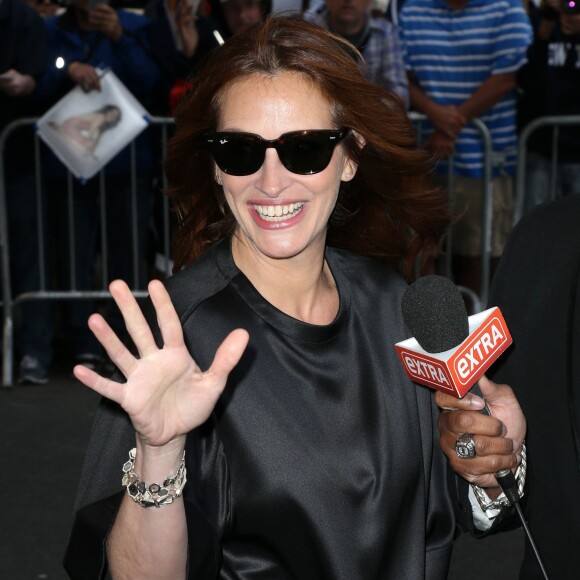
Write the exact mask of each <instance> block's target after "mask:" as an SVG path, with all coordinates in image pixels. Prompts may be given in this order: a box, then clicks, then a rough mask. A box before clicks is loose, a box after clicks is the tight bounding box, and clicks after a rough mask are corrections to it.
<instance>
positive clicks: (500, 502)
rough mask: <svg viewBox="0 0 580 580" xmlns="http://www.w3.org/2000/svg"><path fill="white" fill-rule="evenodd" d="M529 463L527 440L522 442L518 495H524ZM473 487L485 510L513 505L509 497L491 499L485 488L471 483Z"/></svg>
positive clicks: (517, 475)
mask: <svg viewBox="0 0 580 580" xmlns="http://www.w3.org/2000/svg"><path fill="white" fill-rule="evenodd" d="M527 467H528V464H527V461H526V442H525V441H523V442H522V460H521V462H520V464H519V466H518V469H517V471H516V475H515V477H516V481H517V483H518V496H519V497H523V496H524V486H525V484H526V470H527ZM471 489H473V493H474V495H475V497H476V499H477V502H478V503H479V506H480V507H481V509H482V510H483V511H484V512H487V511H488V510H501V509H503V508H504V507H506V506H509V505H511V502H510V500H509V499H508V498H507V497H505V496H504V497H500V498H498V499H496V500H492V501H490V500H489V498H488V497H487V495H486V494H485V493H484V491H483V489H482V488H481V487H479V486H477V485H473V484H472V485H471Z"/></svg>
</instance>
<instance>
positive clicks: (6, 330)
mask: <svg viewBox="0 0 580 580" xmlns="http://www.w3.org/2000/svg"><path fill="white" fill-rule="evenodd" d="M36 121H37V119H35V118H27V119H20V120H18V121H14V122H12V123H10V124H9V125H8V126H7V127H6V128H5V129H4V130H3V131H2V133H1V134H0V252H1V253H0V261H1V264H0V265H1V270H0V275H1V279H0V282H1V284H2V386H4V387H9V386H12V384H13V378H14V313H15V309H16V308H18V306H19V305H21V304H22V303H24V302H25V301H29V300H48V301H62V300H95V299H99V300H100V299H110V298H111V295H110V293H109V291H108V289H107V285H108V282H107V281H108V272H107V256H108V255H109V254H108V252H109V248H108V245H107V234H106V229H107V217H106V214H105V204H106V194H107V192H106V187H105V175H104V172H103V171H101V172H100V173H99V174H98V177H97V178H98V179H99V196H100V220H99V221H100V223H99V227H100V234H101V235H100V244H101V245H100V254H101V257H102V260H101V269H100V278H101V281H102V282H101V288H100V289H97V290H90V291H87V290H82V291H81V290H78V289H77V288H76V272H75V238H76V235H75V224H74V220H73V219H72V218H73V215H74V213H73V179H74V178H73V176H72V174H71V173H70V172H69V173H68V179H67V211H68V216H69V220H68V223H69V228H68V240H69V269H70V288H69V289H67V290H51V289H49V287H48V286H49V285H48V284H47V272H46V260H45V256H46V252H47V251H48V249H47V248H46V247H45V244H44V239H45V233H44V218H43V211H42V208H43V205H44V204H46V202H47V200H46V199H45V194H46V191H45V189H44V187H43V182H42V167H41V153H40V139H39V137H38V135H36V134H35V135H34V138H33V139H34V143H33V147H32V148H31V155H32V156H33V159H34V178H35V190H36V191H35V194H36V212H37V215H36V225H37V232H36V233H37V239H38V255H39V268H40V270H39V277H40V284H39V286H40V287H39V288H38V290H35V291H31V292H26V293H23V294H19V295H17V296H13V295H12V287H11V273H10V230H9V226H10V224H9V221H8V215H7V200H6V171H5V165H4V163H5V150H6V143H7V140H8V138H9V136H11V134H12V133H13V132H15V131H17V130H19V129H21V128H23V127H26V126H30V125H35V124H36ZM173 123H174V121H173V119H172V118H164V117H154V118H152V119H151V122H150V126H149V127H148V128H147V129H146V130H147V131H152V130H154V127H159V129H160V139H161V144H160V151H161V158H162V159H163V158H165V155H166V147H167V141H168V132H169V128H170V127H171V126H173ZM129 147H130V148H131V155H130V158H131V161H130V183H131V216H130V223H131V227H132V240H133V243H132V246H133V247H132V260H133V280H134V281H135V283H137V281H138V280H139V278H140V271H139V268H140V260H139V248H138V239H137V188H136V180H137V167H136V147H135V142H133V143H131V144H130V145H129ZM159 173H160V174H161V172H159ZM156 193H157V192H155V191H154V192H153V195H155V194H156ZM162 222H163V225H162V228H161V230H162V236H161V237H162V241H161V245H162V259H161V262H162V266H161V268H162V273H163V274H164V275H166V276H169V275H170V274H171V260H170V258H169V255H170V212H169V202H168V199H167V198H166V197H165V196H163V202H162ZM158 269H159V268H158ZM133 293H134V295H135V296H136V297H138V298H142V297H145V296H146V295H147V292H146V291H145V290H142V289H137V288H133Z"/></svg>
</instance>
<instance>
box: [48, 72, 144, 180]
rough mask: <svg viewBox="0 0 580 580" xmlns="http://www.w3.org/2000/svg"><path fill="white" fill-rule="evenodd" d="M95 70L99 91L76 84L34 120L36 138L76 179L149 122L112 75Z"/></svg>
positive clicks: (97, 167)
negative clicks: (99, 74) (38, 138)
mask: <svg viewBox="0 0 580 580" xmlns="http://www.w3.org/2000/svg"><path fill="white" fill-rule="evenodd" d="M100 73H102V76H101V79H100V83H101V90H100V91H91V92H89V93H85V92H84V91H83V90H82V89H81V88H80V87H79V86H77V87H75V88H74V89H73V90H71V91H70V92H69V93H68V94H67V95H65V96H64V97H63V98H62V99H61V100H60V101H59V102H58V103H56V105H54V106H53V107H52V108H51V109H49V110H48V111H47V112H46V113H45V114H44V115H43V116H42V117H41V118H40V119H39V120H38V123H37V131H38V134H39V136H40V138H41V139H42V140H43V141H44V142H45V143H46V144H47V145H48V146H49V147H50V149H51V150H52V151H53V152H54V154H55V155H56V156H57V157H58V158H59V159H60V160H61V161H62V162H63V163H64V165H66V167H67V168H68V169H69V170H70V171H71V173H72V174H73V175H74V176H75V177H77V178H78V179H81V180H86V179H90V178H91V177H93V176H94V175H95V174H96V173H98V172H99V171H100V170H101V169H102V168H103V167H104V166H105V165H106V164H107V163H108V162H109V161H110V160H111V159H113V157H115V155H117V153H119V151H121V150H122V149H124V148H125V147H126V146H127V145H128V144H129V143H131V141H133V140H134V139H135V138H136V137H137V135H139V134H140V133H141V132H142V131H143V130H144V129H145V128H146V127H147V125H148V121H147V119H149V114H148V113H147V111H146V110H145V108H144V107H143V106H142V105H141V103H139V101H138V100H137V99H136V98H135V97H134V96H133V95H132V94H131V93H130V92H129V90H128V89H127V88H126V87H125V85H123V83H121V81H120V80H119V79H118V78H117V76H116V75H115V74H114V73H113V72H112V71H110V70H106V71H100Z"/></svg>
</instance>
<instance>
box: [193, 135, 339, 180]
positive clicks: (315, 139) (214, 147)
mask: <svg viewBox="0 0 580 580" xmlns="http://www.w3.org/2000/svg"><path fill="white" fill-rule="evenodd" d="M348 132H349V129H316V130H313V131H308V130H306V131H291V132H290V133H284V134H283V135H280V137H278V139H271V140H268V139H262V137H260V136H259V135H254V134H253V133H241V132H219V131H215V132H209V133H205V134H204V136H203V143H204V145H205V146H206V148H207V149H209V151H210V153H211V154H212V156H213V158H214V160H215V162H216V163H217V165H218V167H219V168H220V169H221V170H222V171H223V172H224V173H227V174H228V175H237V176H242V175H252V173H256V171H258V169H260V167H262V165H263V163H264V159H265V157H266V149H269V148H273V149H276V151H277V152H278V157H279V158H280V161H281V162H282V165H284V167H285V168H286V169H288V171H291V172H292V173H297V174H299V175H312V174H314V173H320V172H321V171H324V169H326V168H327V167H328V164H329V163H330V160H331V158H332V153H333V151H334V148H335V147H336V146H337V145H338V144H339V143H340V142H341V141H342V140H343V139H344V138H345V137H346V136H347V135H348Z"/></svg>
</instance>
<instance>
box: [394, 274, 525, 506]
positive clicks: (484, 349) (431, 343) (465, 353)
mask: <svg viewBox="0 0 580 580" xmlns="http://www.w3.org/2000/svg"><path fill="white" fill-rule="evenodd" d="M401 308H402V310H403V318H404V320H405V323H406V324H407V326H408V327H409V329H410V330H411V332H413V334H414V335H415V336H414V338H409V339H408V340H404V341H402V342H399V343H397V344H396V345H395V348H396V349H397V352H398V354H399V358H400V359H401V361H402V363H403V366H404V368H405V371H406V372H407V375H408V376H409V378H410V379H411V380H412V381H415V382H418V383H421V384H423V385H427V386H428V387H432V388H435V389H437V390H440V391H443V392H445V393H449V394H451V395H454V396H456V397H458V398H461V397H463V396H464V395H465V394H466V393H467V392H468V391H469V390H470V389H471V390H473V392H474V393H475V394H477V395H478V396H480V397H481V398H482V399H484V397H483V395H482V393H481V390H480V388H479V385H476V384H475V383H476V381H477V380H478V379H479V378H480V377H481V376H482V375H483V373H484V372H485V371H486V370H487V369H488V368H489V367H490V366H491V364H492V363H493V362H494V361H495V360H496V359H497V358H498V357H499V355H500V354H501V353H502V352H503V351H504V350H505V349H506V348H507V347H508V346H509V345H510V344H511V343H512V337H511V335H510V333H509V330H508V327H507V325H506V323H505V320H504V318H503V316H502V314H501V311H500V309H499V308H497V307H495V308H490V309H488V310H485V311H484V312H480V313H479V314H474V315H473V316H470V317H468V316H467V310H466V309H465V303H464V302H463V298H462V297H461V293H460V292H459V289H458V288H457V286H456V285H455V284H454V283H453V282H452V281H451V280H450V279H449V278H446V277H444V276H423V277H421V278H418V279H417V280H416V281H415V282H414V283H413V284H411V285H410V286H409V287H408V288H407V290H406V292H405V294H404V295H403V299H402V301H401ZM484 400H485V399H484ZM481 412H482V413H484V414H486V415H491V412H490V410H489V407H488V406H487V404H486V406H485V409H483V410H482V411H481ZM495 477H496V479H497V481H498V483H499V485H500V487H501V488H502V490H503V492H504V493H505V494H506V497H507V498H508V500H509V501H510V502H511V503H512V504H517V503H519V500H520V498H519V495H518V489H517V488H518V486H517V482H516V479H515V477H514V475H513V473H512V472H511V470H510V469H504V470H501V471H498V472H497V473H496V474H495Z"/></svg>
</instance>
